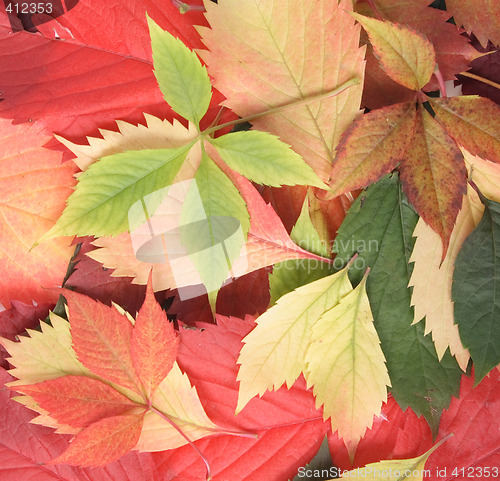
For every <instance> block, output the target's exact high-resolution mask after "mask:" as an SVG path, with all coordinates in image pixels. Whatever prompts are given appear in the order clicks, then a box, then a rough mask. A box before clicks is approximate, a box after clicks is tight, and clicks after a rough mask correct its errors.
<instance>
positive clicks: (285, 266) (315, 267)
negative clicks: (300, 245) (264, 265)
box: [269, 259, 335, 306]
mask: <svg viewBox="0 0 500 481" xmlns="http://www.w3.org/2000/svg"><path fill="white" fill-rule="evenodd" d="M334 272H335V271H334V270H333V268H332V266H331V265H329V264H327V263H326V262H320V261H318V260H317V259H290V260H287V261H284V262H280V263H278V264H275V266H274V267H273V272H272V273H271V274H269V293H270V294H271V300H270V305H271V306H272V305H274V304H276V301H277V300H278V299H279V298H280V297H282V296H284V295H285V294H288V293H289V292H292V291H293V290H295V289H297V288H298V287H301V286H305V285H306V284H309V283H311V282H314V281H317V280H318V279H322V278H323V277H326V276H329V275H331V274H333V273H334Z"/></svg>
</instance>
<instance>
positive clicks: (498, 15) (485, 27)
mask: <svg viewBox="0 0 500 481" xmlns="http://www.w3.org/2000/svg"><path fill="white" fill-rule="evenodd" d="M446 8H447V10H448V11H449V12H450V14H451V15H453V18H454V20H455V22H456V23H457V24H459V25H460V24H461V25H463V26H464V27H465V28H466V29H467V31H468V32H471V31H472V32H473V33H474V35H475V36H476V37H477V38H478V39H479V41H480V42H481V43H482V44H483V46H484V47H486V45H487V43H488V40H491V41H492V42H493V43H494V44H495V45H500V35H499V34H498V32H499V30H500V20H499V19H500V5H498V3H497V2H495V1H493V0H477V1H475V2H472V3H464V2H460V1H458V0H448V1H447V2H446Z"/></svg>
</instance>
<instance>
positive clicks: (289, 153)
mask: <svg viewBox="0 0 500 481" xmlns="http://www.w3.org/2000/svg"><path fill="white" fill-rule="evenodd" d="M211 143H212V145H214V146H215V148H216V149H217V152H219V155H220V156H221V157H222V159H223V160H224V162H226V164H227V165H229V167H231V169H233V170H236V171H237V172H239V173H240V174H242V175H244V176H245V177H246V178H247V179H250V180H251V181H253V182H257V183H258V184H265V185H271V186H275V187H279V186H280V185H296V184H300V185H314V186H316V187H324V186H325V185H324V183H323V182H321V180H320V179H319V178H318V176H317V175H316V174H315V173H314V172H313V170H312V169H311V167H309V166H308V165H307V164H306V163H305V162H304V161H303V159H302V158H301V157H300V155H298V154H296V153H295V152H294V151H293V150H292V149H291V148H290V147H289V146H288V145H287V144H285V143H284V142H281V141H280V140H279V139H278V138H277V137H275V136H274V135H271V134H268V133H267V132H258V131H256V130H253V131H248V132H233V133H230V134H226V135H223V136H221V137H219V138H218V139H214V140H212V141H211Z"/></svg>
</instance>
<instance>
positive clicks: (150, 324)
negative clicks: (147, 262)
mask: <svg viewBox="0 0 500 481" xmlns="http://www.w3.org/2000/svg"><path fill="white" fill-rule="evenodd" d="M178 349H179V337H178V336H177V334H176V332H175V329H174V326H173V324H171V323H170V322H169V321H168V319H167V315H166V314H165V312H164V311H163V309H162V308H161V306H160V304H158V302H156V299H155V296H154V292H153V286H152V283H151V281H150V282H148V287H147V289H146V298H145V299H144V303H143V304H142V306H141V308H140V310H139V312H138V313H137V317H136V318H135V324H134V329H133V331H132V338H131V339H130V355H131V357H132V361H133V363H134V367H135V371H136V372H137V375H138V377H139V380H140V381H141V384H142V386H143V387H144V388H145V390H146V394H147V396H148V398H151V396H152V394H153V392H154V391H155V390H156V388H157V387H158V386H159V385H160V383H161V382H162V381H163V379H165V377H166V376H167V374H168V373H169V371H170V370H171V369H172V366H173V365H174V362H175V358H176V357H177V351H178Z"/></svg>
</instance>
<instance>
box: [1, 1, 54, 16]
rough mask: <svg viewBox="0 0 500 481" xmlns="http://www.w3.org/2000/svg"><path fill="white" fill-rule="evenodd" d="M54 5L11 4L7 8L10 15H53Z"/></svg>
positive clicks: (44, 3)
mask: <svg viewBox="0 0 500 481" xmlns="http://www.w3.org/2000/svg"><path fill="white" fill-rule="evenodd" d="M52 10H53V8H52V3H48V2H47V3H46V2H43V3H42V2H41V3H12V2H11V3H9V4H8V5H7V7H6V11H7V12H8V13H13V14H18V13H31V14H35V13H52Z"/></svg>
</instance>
